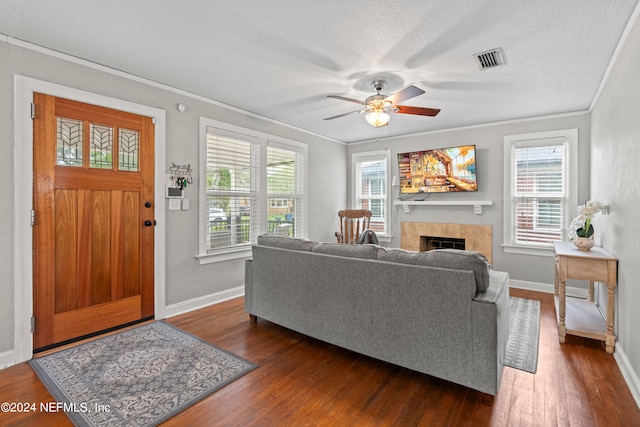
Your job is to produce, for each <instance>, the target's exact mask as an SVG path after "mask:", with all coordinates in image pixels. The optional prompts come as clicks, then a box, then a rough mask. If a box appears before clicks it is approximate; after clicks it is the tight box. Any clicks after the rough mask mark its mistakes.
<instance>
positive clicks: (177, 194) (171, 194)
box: [167, 187, 184, 199]
mask: <svg viewBox="0 0 640 427" xmlns="http://www.w3.org/2000/svg"><path fill="white" fill-rule="evenodd" d="M183 198H184V190H183V189H182V188H180V187H167V199H183Z"/></svg>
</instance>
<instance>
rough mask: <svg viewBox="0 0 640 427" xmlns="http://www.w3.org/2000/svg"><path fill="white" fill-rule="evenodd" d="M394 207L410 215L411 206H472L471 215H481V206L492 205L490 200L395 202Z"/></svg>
mask: <svg viewBox="0 0 640 427" xmlns="http://www.w3.org/2000/svg"><path fill="white" fill-rule="evenodd" d="M393 204H394V206H402V208H403V209H404V212H405V213H411V206H473V213H475V214H476V215H482V207H483V206H491V205H493V201H492V200H433V201H431V200H396V201H394V202H393Z"/></svg>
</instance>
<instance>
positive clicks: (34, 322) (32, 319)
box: [31, 317, 36, 334]
mask: <svg viewBox="0 0 640 427" xmlns="http://www.w3.org/2000/svg"><path fill="white" fill-rule="evenodd" d="M31 333H32V334H35V333H36V318H35V317H32V318H31Z"/></svg>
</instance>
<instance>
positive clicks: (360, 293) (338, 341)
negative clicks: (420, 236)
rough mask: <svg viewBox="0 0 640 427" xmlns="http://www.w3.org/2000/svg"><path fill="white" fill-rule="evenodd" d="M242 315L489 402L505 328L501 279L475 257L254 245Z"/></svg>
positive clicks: (288, 243)
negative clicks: (480, 395) (462, 388)
mask: <svg viewBox="0 0 640 427" xmlns="http://www.w3.org/2000/svg"><path fill="white" fill-rule="evenodd" d="M245 273H246V276H245V304H246V310H247V312H248V313H249V314H250V315H251V317H252V318H253V319H254V320H255V319H256V318H262V319H265V320H268V321H270V322H273V323H276V324H278V325H281V326H284V327H286V328H289V329H292V330H294V331H297V332H300V333H302V334H305V335H308V336H311V337H314V338H317V339H319V340H322V341H326V342H328V343H331V344H334V345H337V346H340V347H343V348H346V349H349V350H352V351H355V352H358V353H362V354H365V355H367V356H370V357H374V358H376V359H380V360H384V361H386V362H390V363H393V364H396V365H399V366H403V367H406V368H409V369H413V370H415V371H419V372H423V373H425V374H428V375H432V376H434V377H438V378H442V379H445V380H448V381H452V382H454V383H457V384H461V385H464V386H467V387H470V388H473V389H475V390H479V391H481V392H484V393H489V394H493V395H495V394H496V393H497V392H498V387H499V385H500V377H501V374H502V362H503V359H504V353H505V348H506V344H507V338H508V328H509V295H508V294H509V291H508V287H509V286H508V281H509V276H508V274H507V273H504V272H499V271H494V270H492V269H491V268H490V266H489V264H488V263H487V260H486V258H485V257H484V256H483V255H481V254H479V253H476V252H471V251H456V250H438V251H429V252H424V253H418V252H411V251H405V250H402V249H387V248H384V247H381V246H378V245H344V244H337V243H316V242H313V241H309V240H302V239H294V238H288V237H278V236H273V235H268V236H267V235H265V236H260V237H259V238H258V244H257V245H254V246H253V259H251V260H248V261H247V263H246V268H245Z"/></svg>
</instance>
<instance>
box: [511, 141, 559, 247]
mask: <svg viewBox="0 0 640 427" xmlns="http://www.w3.org/2000/svg"><path fill="white" fill-rule="evenodd" d="M565 144H566V141H565V142H562V143H559V144H556V143H553V144H552V145H542V146H531V147H528V146H523V147H518V146H514V148H513V150H514V154H513V156H514V162H515V166H514V171H515V176H514V178H513V179H514V183H515V186H514V192H513V204H514V207H515V209H514V214H515V218H514V222H515V243H516V244H525V245H528V244H530V245H543V246H551V245H552V242H553V241H554V240H562V235H563V234H564V226H563V224H564V209H563V204H564V198H565V180H566V177H565V170H566V168H565V163H564V162H565V158H566V155H565V153H566V146H565Z"/></svg>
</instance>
